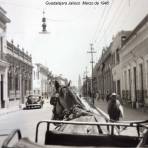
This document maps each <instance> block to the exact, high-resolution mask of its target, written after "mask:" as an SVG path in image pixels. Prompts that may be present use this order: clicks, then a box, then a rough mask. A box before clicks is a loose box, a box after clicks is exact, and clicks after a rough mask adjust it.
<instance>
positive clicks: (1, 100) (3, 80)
mask: <svg viewBox="0 0 148 148" xmlns="http://www.w3.org/2000/svg"><path fill="white" fill-rule="evenodd" d="M9 22H10V20H9V19H8V18H7V17H6V11H5V10H4V9H3V8H1V7H0V108H4V107H7V106H8V94H7V90H8V89H7V72H8V67H9V64H8V63H7V62H6V58H5V52H6V48H7V44H6V23H9Z"/></svg>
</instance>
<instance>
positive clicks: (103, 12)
mask: <svg viewBox="0 0 148 148" xmlns="http://www.w3.org/2000/svg"><path fill="white" fill-rule="evenodd" d="M105 8H106V7H103V11H102V13H101V14H100V15H99V17H98V19H97V20H98V23H97V28H96V30H95V32H94V34H93V37H92V41H94V39H95V37H96V35H97V32H98V29H99V27H100V25H99V24H100V18H103V17H104V14H105V10H106V9H105Z"/></svg>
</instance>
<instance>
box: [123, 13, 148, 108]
mask: <svg viewBox="0 0 148 148" xmlns="http://www.w3.org/2000/svg"><path fill="white" fill-rule="evenodd" d="M120 57H121V61H122V63H121V76H122V96H123V98H124V99H125V100H126V101H127V102H128V103H131V105H132V107H140V106H148V15H147V16H146V17H145V18H144V19H143V20H142V21H141V22H140V23H139V24H138V25H137V26H136V28H135V29H134V30H133V31H132V32H131V34H130V35H129V37H128V38H127V39H126V40H125V43H124V45H123V47H122V48H121V52H120Z"/></svg>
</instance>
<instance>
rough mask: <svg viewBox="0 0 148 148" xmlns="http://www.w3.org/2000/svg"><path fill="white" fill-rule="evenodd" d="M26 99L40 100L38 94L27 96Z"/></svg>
mask: <svg viewBox="0 0 148 148" xmlns="http://www.w3.org/2000/svg"><path fill="white" fill-rule="evenodd" d="M28 100H31V101H32V102H37V101H40V97H39V96H29V97H28Z"/></svg>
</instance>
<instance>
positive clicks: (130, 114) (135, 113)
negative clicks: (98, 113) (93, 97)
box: [95, 99, 148, 121]
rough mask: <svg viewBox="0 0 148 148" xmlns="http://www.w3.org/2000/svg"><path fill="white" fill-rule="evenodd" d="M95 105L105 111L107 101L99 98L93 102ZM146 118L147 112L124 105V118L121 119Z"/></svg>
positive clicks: (147, 117) (147, 116)
mask: <svg viewBox="0 0 148 148" xmlns="http://www.w3.org/2000/svg"><path fill="white" fill-rule="evenodd" d="M95 106H96V107H99V108H100V109H102V110H103V111H104V112H105V113H107V102H106V101H105V100H104V101H103V100H101V99H100V100H99V101H96V102H95ZM146 119H148V113H144V112H142V111H140V110H137V109H132V108H129V107H125V106H124V119H123V120H126V121H128V120H146Z"/></svg>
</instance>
